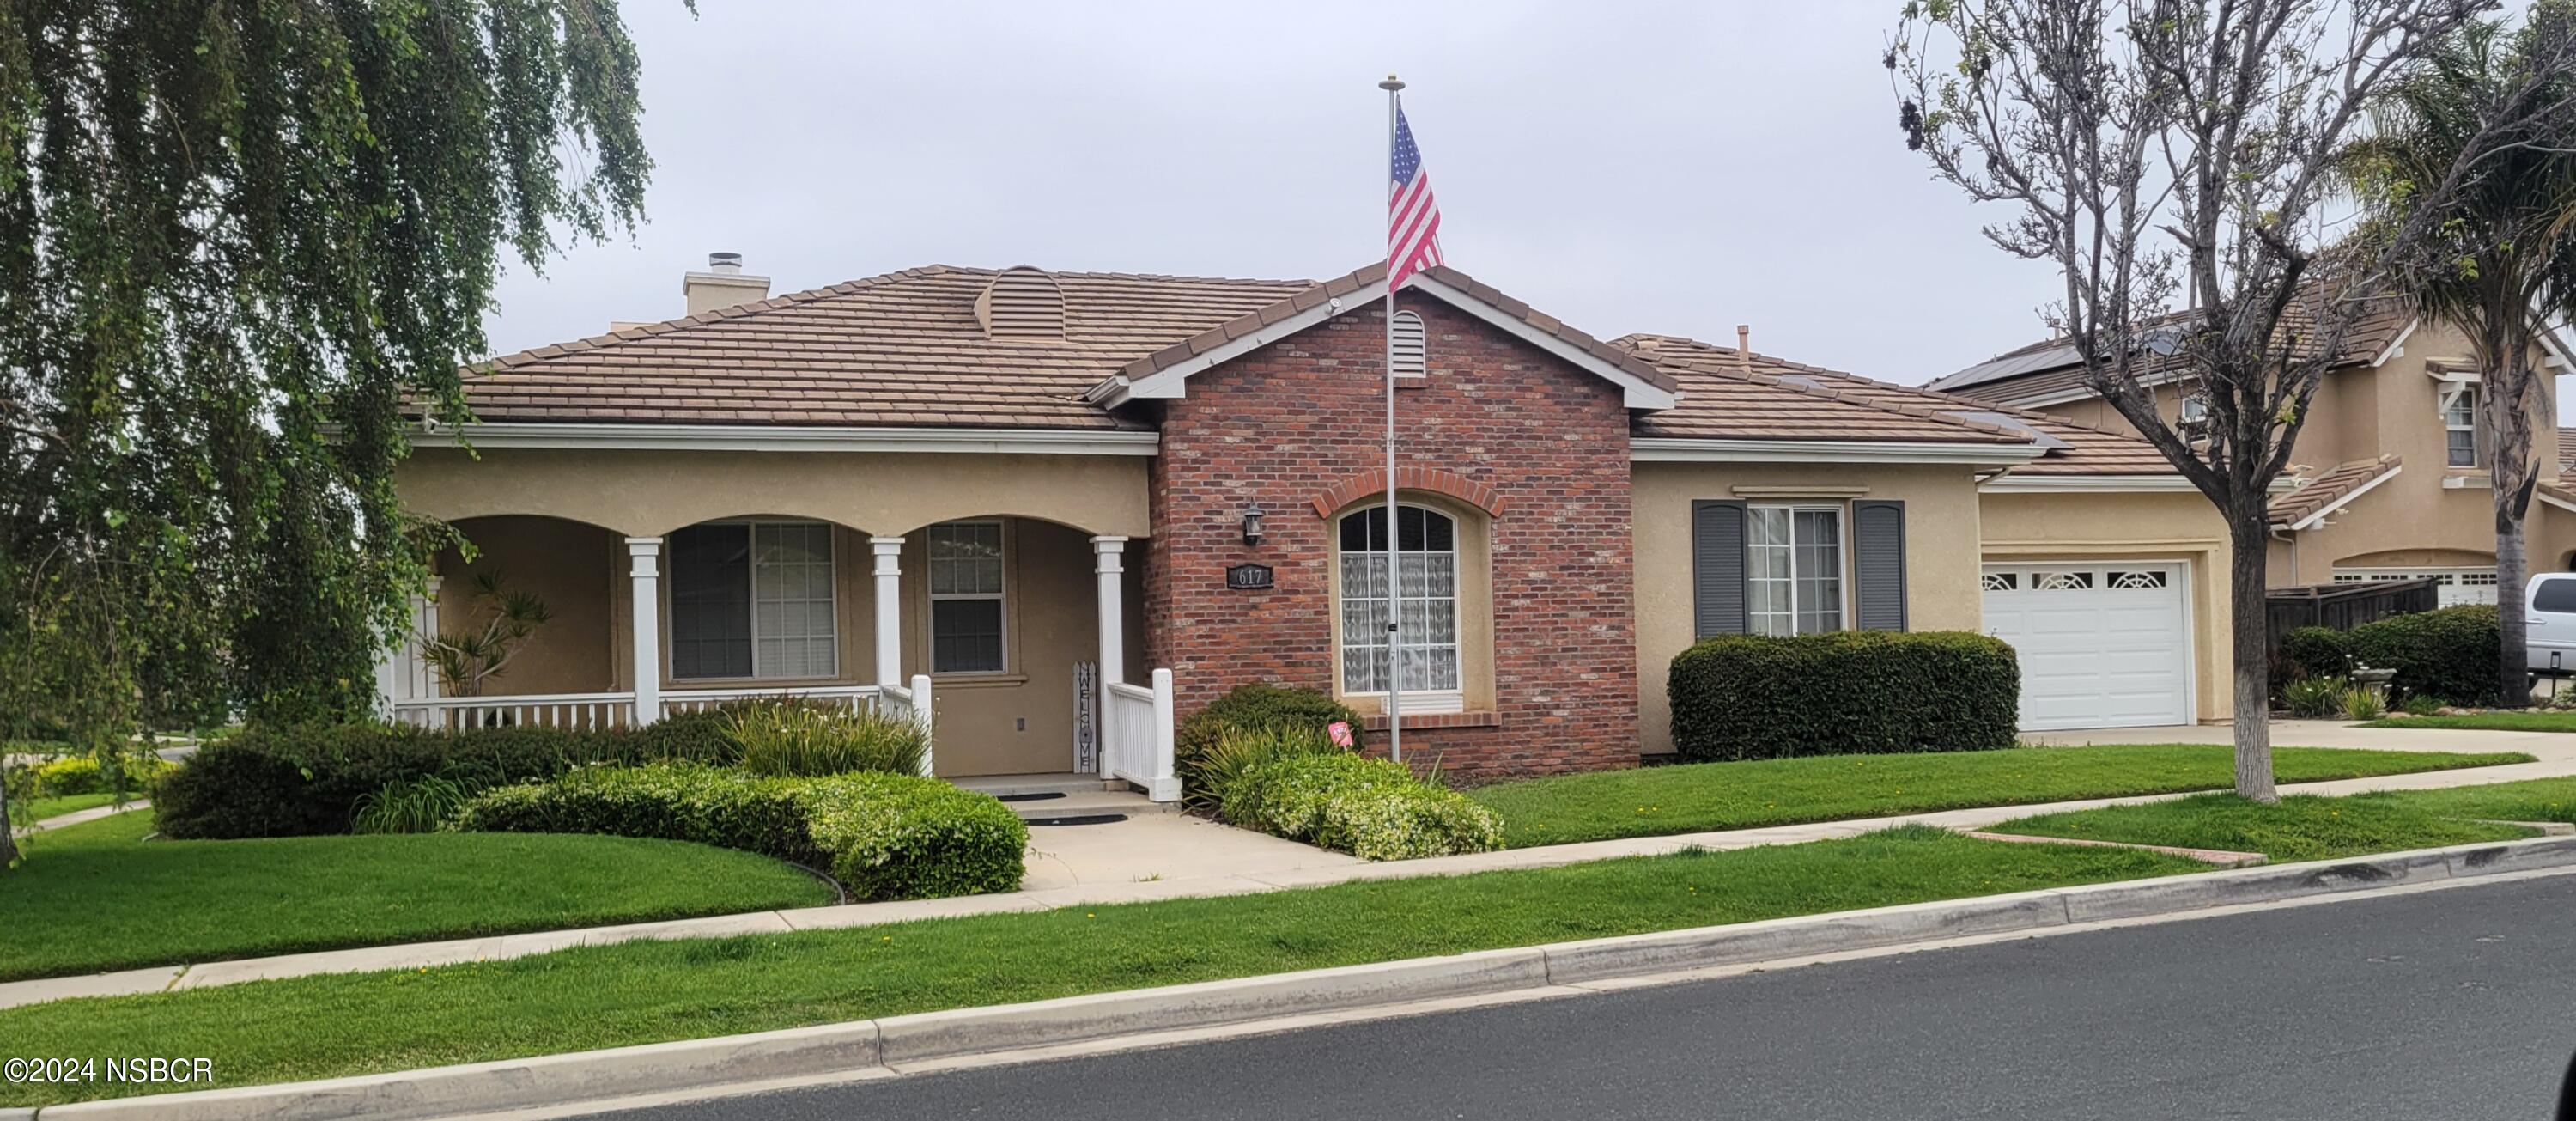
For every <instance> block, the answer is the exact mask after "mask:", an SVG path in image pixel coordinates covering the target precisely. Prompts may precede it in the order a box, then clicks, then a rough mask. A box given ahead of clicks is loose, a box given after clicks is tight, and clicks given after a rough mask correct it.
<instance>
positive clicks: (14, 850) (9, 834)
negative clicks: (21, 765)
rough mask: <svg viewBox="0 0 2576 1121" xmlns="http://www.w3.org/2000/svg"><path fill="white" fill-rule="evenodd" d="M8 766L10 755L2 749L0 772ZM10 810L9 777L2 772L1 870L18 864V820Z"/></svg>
mask: <svg viewBox="0 0 2576 1121" xmlns="http://www.w3.org/2000/svg"><path fill="white" fill-rule="evenodd" d="M8 767H9V760H8V756H7V754H6V752H5V750H0V772H6V771H7V770H8ZM9 812H10V811H9V779H8V775H7V774H5V773H0V872H6V871H8V870H9V869H11V868H14V867H17V865H18V822H17V819H15V818H13V817H10V816H9Z"/></svg>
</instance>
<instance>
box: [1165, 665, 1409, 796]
mask: <svg viewBox="0 0 2576 1121" xmlns="http://www.w3.org/2000/svg"><path fill="white" fill-rule="evenodd" d="M1335 723H1342V724H1348V725H1350V729H1351V746H1352V748H1353V749H1354V750H1356V749H1357V748H1359V747H1361V746H1364V744H1365V740H1364V738H1363V737H1362V735H1361V732H1360V717H1359V714H1358V713H1356V712H1353V711H1352V710H1351V708H1350V706H1348V705H1345V704H1343V703H1341V702H1340V701H1337V700H1334V699H1333V698H1332V696H1331V695H1330V694H1327V693H1324V692H1323V691H1321V690H1317V689H1298V688H1292V687H1289V686H1285V685H1273V684H1271V683H1269V682H1266V681H1255V682H1250V683H1247V684H1243V685H1238V686H1235V687H1234V688H1233V689H1231V690H1229V691H1227V692H1226V694H1225V695H1224V696H1222V697H1218V698H1217V699H1215V700H1213V701H1210V702H1208V706H1207V707H1206V708H1203V709H1200V710H1198V711H1197V712H1194V713H1191V714H1190V715H1189V716H1188V717H1187V718H1185V719H1183V720H1182V721H1181V722H1180V726H1179V727H1177V728H1175V729H1173V734H1172V767H1173V770H1174V772H1175V773H1177V774H1178V775H1179V776H1180V779H1181V790H1182V796H1183V797H1184V798H1186V799H1187V800H1188V801H1189V803H1190V805H1191V806H1192V807H1193V808H1196V809H1200V810H1208V811H1213V810H1215V809H1216V808H1217V802H1218V800H1219V799H1221V798H1222V797H1223V796H1224V794H1223V791H1221V790H1220V789H1218V787H1219V786H1220V785H1222V780H1223V778H1224V777H1225V776H1224V775H1223V774H1220V773H1216V772H1215V771H1211V769H1210V768H1211V767H1217V768H1220V769H1222V768H1224V767H1226V766H1227V765H1228V761H1227V760H1226V759H1223V758H1218V757H1216V756H1217V753H1218V744H1219V742H1220V741H1222V740H1224V739H1225V738H1226V737H1227V736H1228V735H1229V734H1231V733H1236V732H1247V731H1249V732H1264V731H1270V730H1274V729H1275V730H1284V731H1288V732H1293V733H1297V734H1300V735H1306V736H1318V737H1320V736H1323V735H1326V734H1327V729H1329V728H1330V727H1331V726H1332V725H1333V724H1335ZM1236 762H1240V761H1239V760H1237V761H1236Z"/></svg>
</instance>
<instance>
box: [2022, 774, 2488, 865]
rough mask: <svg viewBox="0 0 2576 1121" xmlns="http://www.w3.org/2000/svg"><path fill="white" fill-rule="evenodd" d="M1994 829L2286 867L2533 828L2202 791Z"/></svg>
mask: <svg viewBox="0 0 2576 1121" xmlns="http://www.w3.org/2000/svg"><path fill="white" fill-rule="evenodd" d="M2514 785H2519V784H2514ZM1994 831H1995V832H1997V833H2020V834H2025V835H2029V836H2034V837H2076V838H2082V839H2085V840H2094V841H2127V842H2131V843H2133V844H2146V845H2181V846H2184V847H2186V848H2197V849H2227V850H2229V851H2233V852H2259V853H2262V854H2263V855H2265V856H2268V857H2271V858H2272V859H2273V860H2275V861H2281V862H2289V861H2299V860H2333V859H2337V858H2340V857H2347V856H2361V855H2364V854H2366V853H2379V852H2400V851H2403V850H2406V849H2429V848H2438V847H2440V846H2443V845H2465V844H2471V843H2474V842H2478V841H2509V840H2513V839H2515V838H2519V837H2528V836H2532V835H2533V832H2532V830H2529V829H2524V828H2521V827H2518V826H2512V825H2502V824H2497V823H2494V822H2485V821H2469V820H2465V819H2463V818H2460V817H2452V816H2446V815H2445V814H2443V813H2442V812H2439V811H2437V810H2436V809H2434V808H2432V807H2430V806H2428V805H2426V804H2423V803H2419V802H2415V801H2411V800H2410V799H2409V798H2406V797H2401V796H2398V795H2392V794H2357V795H2353V796H2351V797H2347V798H2322V797H2318V796H2316V795H2312V794H2309V795H2301V794H2293V795H2290V796H2288V797H2285V798H2283V799H2281V801H2280V804H2278V805H2271V806H2266V805H2262V804H2260V803H2257V802H2249V801H2246V800H2245V799H2242V798H2239V797H2237V796H2236V795H2234V794H2203V795H2199V796H2197V797H2192V798H2182V799H2178V800H2175V801H2171V802H2152V803H2148V804H2146V805H2140V806H2106V807H2104V808H2102V809H2098V810H2077V811H2075V812H2072V813H2062V814H2046V815H2042V816H2039V817H2026V818H2022V819H2021V820H2019V821H2007V822H2005V823H2003V824H2001V825H1998V826H1995V827H1994Z"/></svg>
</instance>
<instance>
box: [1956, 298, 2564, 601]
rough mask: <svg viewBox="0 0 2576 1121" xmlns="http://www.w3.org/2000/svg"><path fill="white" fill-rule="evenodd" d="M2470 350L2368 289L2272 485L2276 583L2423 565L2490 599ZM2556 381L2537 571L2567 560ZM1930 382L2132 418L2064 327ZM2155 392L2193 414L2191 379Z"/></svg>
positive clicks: (2545, 447) (2537, 439) (2544, 421)
mask: <svg viewBox="0 0 2576 1121" xmlns="http://www.w3.org/2000/svg"><path fill="white" fill-rule="evenodd" d="M2543 351H2544V352H2543V353H2541V354H2538V355H2535V356H2534V358H2535V361H2536V362H2538V363H2540V364H2541V366H2542V369H2543V370H2544V371H2546V372H2550V373H2555V374H2563V373H2566V372H2567V371H2568V365H2567V355H2566V350H2565V349H2564V347H2563V345H2562V344H2561V342H2560V341H2559V340H2557V339H2554V338H2553V339H2548V340H2546V341H2545V342H2544V346H2543ZM2469 353H2470V349H2469V343H2468V339H2467V337H2466V336H2465V335H2463V334H2462V333H2460V331H2459V330H2458V329H2457V328H2455V327H2452V326H2450V325H2448V324H2445V323H2442V322H2440V321H2438V320H2435V319H2431V318H2427V317H2424V316H2421V315H2418V314H2417V313H2416V311H2415V308H2414V306H2413V305H2412V304H2411V303H2410V302H2407V301H2404V300H2395V299H2389V300H2381V301H2379V302H2378V303H2377V304H2376V305H2374V306H2373V307H2372V308H2371V309H2370V311H2369V313H2368V314H2367V315H2366V316H2365V317H2364V318H2363V319H2362V320H2361V321H2360V323H2358V324H2357V325H2356V326H2355V327H2354V329H2353V330H2352V332H2351V334H2350V336H2349V337H2348V338H2347V339H2346V341H2345V343H2344V346H2343V350H2342V352H2341V354H2339V355H2338V356H2337V361H2336V363H2335V364H2334V365H2333V366H2332V367H2331V368H2329V369H2328V370H2327V372H2326V374H2325V378H2324V381H2323V382H2322V383H2321V384H2320V385H2319V387H2318V390H2317V395H2316V399H2315V402H2314V403H2313V405H2312V406H2311V407H2310V410H2309V417H2308V421H2307V423H2306V425H2305V426H2304V427H2303V428H2302V429H2301V430H2300V433H2299V437H2298V444H2297V445H2296V453H2297V458H2298V463H2299V466H2298V467H2296V469H2295V470H2294V471H2293V472H2292V474H2291V477H2290V478H2289V479H2288V480H2287V482H2286V485H2285V486H2283V487H2282V488H2281V489H2280V490H2279V492H2278V493H2276V494H2275V495H2274V497H2273V499H2272V504H2271V506H2272V517H2271V522H2272V546H2271V553H2270V556H2269V558H2268V561H2269V574H2270V580H2271V583H2272V584H2273V585H2274V586H2276V587H2280V586H2292V585H2311V584H2325V583H2350V582H2355V581H2366V580H2394V579H2405V578H2414V577H2429V578H2432V579H2435V580H2438V581H2440V588H2439V591H2440V594H2441V601H2442V602H2443V603H2446V604H2449V603H2494V602H2496V586H2495V585H2496V557H2495V511H2494V497H2493V490H2492V483H2491V475H2490V472H2489V464H2490V450H2491V449H2487V448H2483V447H2480V446H2479V433H2478V430H2477V425H2476V423H2475V420H2476V417H2477V408H2478V393H2479V377H2478V371H2477V368H2476V363H2475V362H2473V361H2471V360H2470V358H2469V357H2468V355H2469ZM2150 380H2151V382H2152V381H2153V379H2152V377H2151V378H2150ZM2555 381H2556V378H2555V377H2552V378H2549V379H2546V381H2545V384H2544V387H2543V392H2542V394H2541V397H2542V400H2541V401H2540V402H2539V403H2538V404H2537V405H2536V406H2535V408H2534V410H2533V411H2534V414H2535V415H2534V416H2533V418H2532V424H2533V440H2532V443H2533V454H2534V458H2535V459H2536V461H2537V463H2538V468H2539V475H2540V482H2539V483H2538V485H2537V486H2536V487H2535V488H2534V489H2535V494H2534V502H2533V504H2532V508H2531V513H2530V518H2529V521H2528V522H2527V523H2526V534H2527V539H2528V542H2529V546H2530V554H2529V561H2530V565H2531V571H2534V572H2544V571H2556V570H2562V569H2568V568H2576V490H2571V489H2570V488H2569V487H2568V486H2566V485H2565V483H2564V482H2563V481H2562V480H2563V477H2564V474H2565V467H2564V465H2563V464H2562V462H2561V457H2562V456H2563V455H2565V454H2566V453H2567V452H2568V451H2570V450H2576V449H2571V448H2569V447H2568V446H2567V445H2566V444H2565V443H2564V442H2563V441H2562V439H2561V435H2562V434H2561V431H2560V429H2559V428H2558V426H2557V425H2558V421H2557V397H2558V394H2557V392H2556V387H2555V384H2554V383H2555ZM1931 388H1933V389H1936V390H1942V391H1946V392H1950V393H1955V394H1960V395H1963V396H1967V397H1972V398H1976V399H1978V400H1982V401H1988V402H1992V403H1994V404H1996V405H2003V406H2013V407H2018V408H2025V409H2034V410H2039V411H2042V412H2046V413H2049V414H2051V415H2055V416H2061V417H2065V418H2068V419H2070V420H2077V421H2082V422H2084V423H2087V424H2091V425H2095V426H2098V427H2102V428H2106V429H2110V430H2112V431H2118V432H2128V433H2134V432H2136V428H2135V427H2134V426H2132V425H2131V424H2130V423H2129V422H2128V419H2127V418H2126V417H2123V416H2121V415H2120V414H2119V412H2118V410H2116V409H2113V408H2112V407H2111V406H2110V404H2109V403H2108V402H2106V401H2104V400H2103V399H2102V397H2101V395H2099V394H2097V393H2095V392H2093V391H2092V390H2091V389H2090V388H2088V387H2087V386H2086V385H2085V384H2084V370H2083V364H2082V362H2081V360H2080V359H2079V358H2078V357H2077V356H2076V354H2075V352H2074V348H2073V347H2071V346H2069V345H2067V344H2066V343H2065V342H2064V341H2063V340H2050V341H2047V342H2041V343H2034V344H2031V345H2029V346H2025V347H2022V348H2020V349H2018V350H2013V351H2008V352H2006V353H2004V354H2001V355H1998V356H1996V357H1995V358H1993V359H1990V360H1988V361H1986V362H1982V363H1979V364H1977V365H1975V366H1971V367H1969V368H1967V369H1965V370H1961V371H1959V372H1957V373H1954V374H1951V375H1949V376H1947V377H1943V378H1940V379H1938V380H1936V381H1934V382H1933V383H1932V386H1931ZM2153 392H2154V395H2155V397H2156V400H2157V403H2158V407H2159V408H2160V409H2161V410H2162V411H2163V414H2164V415H2165V416H2166V417H2168V418H2170V419H2174V420H2182V421H2188V420H2191V419H2193V418H2196V417H2197V416H2198V415H2199V408H2200V406H2199V403H2198V402H2197V401H2196V400H2195V399H2194V398H2193V395H2192V386H2191V384H2190V383H2189V382H2188V381H2186V380H2168V381H2163V382H2160V383H2155V384H2153Z"/></svg>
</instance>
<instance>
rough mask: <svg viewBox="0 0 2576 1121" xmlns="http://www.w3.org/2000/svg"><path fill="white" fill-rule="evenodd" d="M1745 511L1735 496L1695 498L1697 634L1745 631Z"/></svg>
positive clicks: (1693, 590) (1693, 547) (1693, 568)
mask: <svg viewBox="0 0 2576 1121" xmlns="http://www.w3.org/2000/svg"><path fill="white" fill-rule="evenodd" d="M1744 517H1745V515H1744V504H1743V503H1741V502H1737V501H1734V500H1732V499H1721V498H1703V499H1697V500H1694V501H1693V502H1692V503H1691V619H1692V623H1693V626H1692V637H1693V638H1707V637H1708V636H1710V635H1713V634H1743V633H1744V630H1745V620H1744Z"/></svg>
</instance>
